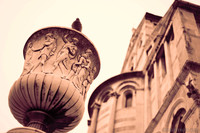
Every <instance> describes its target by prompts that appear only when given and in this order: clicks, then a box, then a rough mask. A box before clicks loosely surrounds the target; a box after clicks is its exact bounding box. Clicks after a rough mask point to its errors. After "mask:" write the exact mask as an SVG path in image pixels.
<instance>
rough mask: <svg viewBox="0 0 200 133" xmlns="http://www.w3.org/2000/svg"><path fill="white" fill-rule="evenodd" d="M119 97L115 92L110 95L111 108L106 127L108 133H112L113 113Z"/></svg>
mask: <svg viewBox="0 0 200 133" xmlns="http://www.w3.org/2000/svg"><path fill="white" fill-rule="evenodd" d="M118 97H119V94H117V93H116V92H113V93H112V94H111V98H112V103H113V104H112V105H111V106H112V107H111V112H110V121H109V125H108V133H113V132H114V124H115V112H116V105H117V99H118Z"/></svg>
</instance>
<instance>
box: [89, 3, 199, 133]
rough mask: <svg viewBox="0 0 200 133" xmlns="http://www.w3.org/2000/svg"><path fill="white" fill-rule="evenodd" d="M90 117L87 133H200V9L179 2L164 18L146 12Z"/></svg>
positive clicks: (98, 90) (98, 91)
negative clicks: (118, 66)
mask: <svg viewBox="0 0 200 133" xmlns="http://www.w3.org/2000/svg"><path fill="white" fill-rule="evenodd" d="M88 113H89V116H90V120H88V133H200V6H198V5H195V4H192V3H188V2H185V1H181V0H175V1H174V3H173V4H172V5H171V7H170V8H169V9H168V11H167V12H166V14H165V15H164V16H163V17H160V16H157V15H153V14H151V13H146V14H145V16H144V17H143V19H142V21H141V22H140V24H139V26H138V27H137V29H133V35H132V37H131V40H130V44H129V47H128V51H127V54H126V57H125V60H124V64H123V67H122V70H121V73H120V74H119V75H116V76H113V77H111V78H110V79H107V80H106V81H105V82H103V83H101V84H100V85H99V86H98V87H97V88H96V89H95V90H94V92H93V93H92V95H91V96H90V99H89V103H88Z"/></svg>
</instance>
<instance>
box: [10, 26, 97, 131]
mask: <svg viewBox="0 0 200 133" xmlns="http://www.w3.org/2000/svg"><path fill="white" fill-rule="evenodd" d="M24 58H25V63H24V69H23V72H22V74H21V76H20V77H19V79H18V80H16V82H15V83H14V84H13V86H12V87H11V90H10V94H9V107H10V109H11V112H12V114H13V116H14V117H15V118H16V119H17V120H18V122H19V123H21V124H22V125H24V126H27V127H32V128H37V129H40V130H42V131H45V132H67V131H69V130H72V129H73V128H74V127H75V126H77V125H78V123H79V122H80V120H81V118H82V116H83V113H84V101H85V98H86V94H87V91H88V89H89V86H90V84H91V83H92V81H93V80H94V79H95V78H96V76H97V75H98V73H99V69H100V61H99V56H98V53H97V51H96V49H95V47H94V46H93V44H92V43H91V42H90V41H89V40H88V39H87V37H86V36H84V35H83V34H82V33H81V32H79V31H76V30H73V29H70V28H62V27H50V28H44V29H41V30H39V31H37V32H35V33H34V34H33V35H32V36H31V37H30V38H29V39H28V41H27V42H26V44H25V47H24Z"/></svg>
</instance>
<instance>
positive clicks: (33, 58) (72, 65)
mask: <svg viewBox="0 0 200 133" xmlns="http://www.w3.org/2000/svg"><path fill="white" fill-rule="evenodd" d="M37 34H38V35H37ZM88 43H89V41H88V40H87V39H85V38H84V36H81V35H79V34H77V33H76V32H75V31H73V30H68V31H66V30H65V31H62V30H61V29H59V30H56V32H55V30H54V31H53V30H52V31H51V30H49V31H48V32H47V31H43V32H38V33H36V35H35V36H32V37H30V39H29V40H28V41H27V43H26V47H25V54H24V56H25V64H24V69H23V73H22V75H21V76H24V75H26V74H30V73H44V74H54V75H58V76H60V77H61V78H62V79H65V80H69V81H70V82H72V83H73V85H74V86H75V87H76V88H77V89H78V90H79V91H80V93H81V94H82V95H83V97H84V98H85V95H86V92H87V91H88V88H89V86H90V84H91V83H92V81H93V80H94V78H95V77H96V75H97V73H98V72H99V70H97V69H99V62H98V61H96V59H95V58H96V57H95V56H98V54H97V53H96V51H95V49H94V47H91V46H90V45H89V47H88ZM97 64H98V65H97Z"/></svg>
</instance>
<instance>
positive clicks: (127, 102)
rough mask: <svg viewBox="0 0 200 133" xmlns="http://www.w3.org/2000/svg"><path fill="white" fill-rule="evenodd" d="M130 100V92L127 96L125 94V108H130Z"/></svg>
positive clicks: (131, 96)
mask: <svg viewBox="0 0 200 133" xmlns="http://www.w3.org/2000/svg"><path fill="white" fill-rule="evenodd" d="M132 99H133V95H132V93H131V92H128V93H127V94H125V108H128V107H131V106H132Z"/></svg>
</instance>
